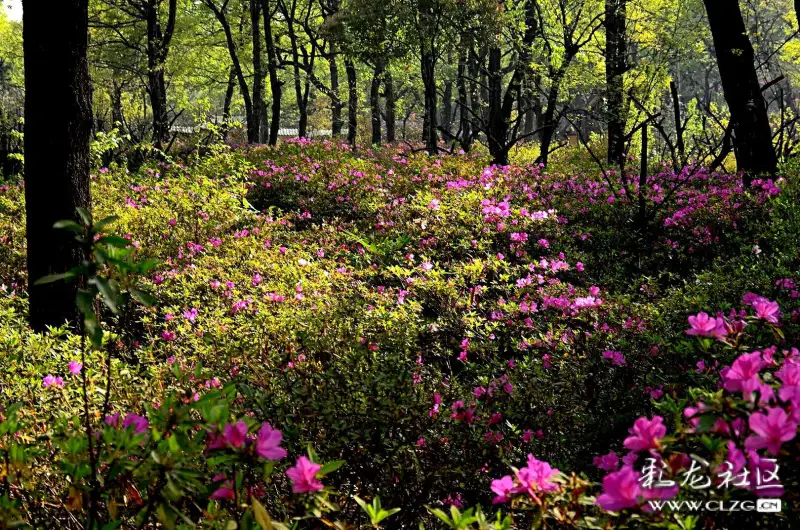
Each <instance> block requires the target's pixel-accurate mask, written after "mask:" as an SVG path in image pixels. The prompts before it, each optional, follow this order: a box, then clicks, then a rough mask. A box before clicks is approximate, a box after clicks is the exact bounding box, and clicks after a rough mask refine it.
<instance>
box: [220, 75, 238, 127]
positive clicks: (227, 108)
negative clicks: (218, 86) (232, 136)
mask: <svg viewBox="0 0 800 530" xmlns="http://www.w3.org/2000/svg"><path fill="white" fill-rule="evenodd" d="M235 89H236V72H234V71H233V68H231V70H230V72H229V73H228V85H227V86H226V87H225V101H224V102H223V105H222V121H224V122H225V123H224V124H223V125H222V129H223V133H222V138H223V139H225V140H227V139H228V122H229V121H230V120H231V104H232V103H233V91H234V90H235Z"/></svg>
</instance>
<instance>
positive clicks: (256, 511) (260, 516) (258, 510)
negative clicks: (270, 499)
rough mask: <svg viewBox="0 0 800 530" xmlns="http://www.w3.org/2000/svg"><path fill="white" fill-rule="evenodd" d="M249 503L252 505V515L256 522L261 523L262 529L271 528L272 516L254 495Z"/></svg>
mask: <svg viewBox="0 0 800 530" xmlns="http://www.w3.org/2000/svg"><path fill="white" fill-rule="evenodd" d="M251 504H252V506H253V515H255V517H256V522H257V523H258V524H260V525H261V527H262V528H263V529H264V530H272V517H270V516H269V513H267V509H266V508H264V505H263V504H261V503H260V502H258V499H256V498H255V497H253V498H252V501H251Z"/></svg>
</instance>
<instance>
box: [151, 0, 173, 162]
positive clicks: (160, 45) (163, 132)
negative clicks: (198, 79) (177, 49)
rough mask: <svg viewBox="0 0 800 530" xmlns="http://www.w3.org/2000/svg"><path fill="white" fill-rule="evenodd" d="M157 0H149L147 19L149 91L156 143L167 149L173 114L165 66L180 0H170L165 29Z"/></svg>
mask: <svg viewBox="0 0 800 530" xmlns="http://www.w3.org/2000/svg"><path fill="white" fill-rule="evenodd" d="M159 4H160V2H159V1H157V0H147V4H145V6H144V9H145V15H146V16H145V18H146V22H147V91H148V94H149V96H150V107H151V109H152V111H153V145H154V146H155V148H156V149H163V146H164V142H166V141H167V139H168V137H169V114H168V109H167V82H166V79H165V77H164V65H165V63H166V62H167V56H168V55H169V47H170V43H171V41H172V35H173V33H174V31H175V19H176V16H177V10H178V7H177V0H169V12H168V15H167V26H166V28H164V29H162V27H161V22H160V21H159V18H158V6H159Z"/></svg>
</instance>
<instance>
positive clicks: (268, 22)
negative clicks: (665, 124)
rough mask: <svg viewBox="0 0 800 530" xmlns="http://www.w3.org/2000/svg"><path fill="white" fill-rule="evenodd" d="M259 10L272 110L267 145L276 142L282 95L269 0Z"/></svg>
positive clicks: (262, 0)
mask: <svg viewBox="0 0 800 530" xmlns="http://www.w3.org/2000/svg"><path fill="white" fill-rule="evenodd" d="M261 2H262V3H261V11H262V12H263V15H264V40H265V41H266V45H267V72H268V73H269V88H270V91H271V92H272V112H271V116H270V120H269V145H275V144H277V143H278V130H279V129H280V127H281V96H282V95H283V81H281V80H280V78H279V77H278V68H279V66H280V65H279V64H278V52H277V50H276V49H275V41H274V40H273V37H272V15H273V11H272V10H271V9H270V5H269V0H261Z"/></svg>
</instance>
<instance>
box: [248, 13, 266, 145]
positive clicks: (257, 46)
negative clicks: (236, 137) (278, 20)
mask: <svg viewBox="0 0 800 530" xmlns="http://www.w3.org/2000/svg"><path fill="white" fill-rule="evenodd" d="M260 4H261V2H260V0H250V24H251V27H252V32H253V121H254V124H253V142H257V143H265V142H264V137H265V132H266V131H264V130H262V127H261V125H262V124H263V123H264V114H265V110H264V107H263V104H264V96H263V91H264V71H263V70H262V66H261V5H260Z"/></svg>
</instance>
